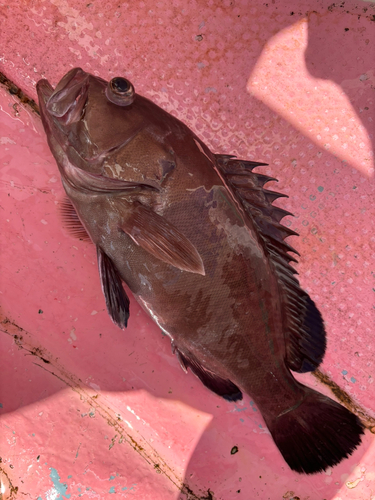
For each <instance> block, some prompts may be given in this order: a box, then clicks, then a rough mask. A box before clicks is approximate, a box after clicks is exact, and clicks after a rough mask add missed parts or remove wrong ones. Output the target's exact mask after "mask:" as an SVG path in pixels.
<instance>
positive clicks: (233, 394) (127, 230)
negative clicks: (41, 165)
mask: <svg viewBox="0 0 375 500" xmlns="http://www.w3.org/2000/svg"><path fill="white" fill-rule="evenodd" d="M37 93H38V98H39V106H40V113H41V118H42V122H43V126H44V129H45V132H46V136H47V140H48V144H49V147H50V149H51V152H52V154H53V155H54V157H55V160H56V163H57V166H58V169H59V172H60V175H61V179H62V184H63V186H64V189H65V192H66V195H67V198H66V200H65V201H64V202H63V203H62V212H63V218H64V220H65V222H66V224H67V225H68V226H69V230H70V232H71V233H72V234H73V235H74V236H76V237H78V238H81V239H87V240H89V241H91V242H92V243H93V244H94V245H95V246H96V250H97V260H98V268H99V275H100V280H101V286H102V290H103V294H104V298H105V302H106V307H107V310H108V313H109V315H110V317H111V319H112V320H113V322H114V323H115V324H116V325H117V326H118V327H120V328H121V329H124V328H126V326H127V324H128V321H129V314H130V311H129V309H130V302H129V296H128V293H129V292H130V293H131V294H132V295H133V296H134V298H135V300H136V301H137V302H138V303H139V304H140V305H141V306H142V308H143V309H144V310H145V311H146V312H147V313H148V315H149V316H150V317H151V318H152V319H153V321H154V322H155V323H156V324H157V325H158V326H159V327H160V329H161V330H162V331H163V332H164V333H165V334H166V335H168V337H169V338H170V340H171V346H172V351H173V353H174V354H175V355H176V357H177V359H178V362H179V364H180V365H181V368H182V369H183V370H184V371H185V372H187V371H188V370H190V371H191V372H192V373H193V374H194V375H196V376H197V377H198V378H199V379H200V380H201V382H202V383H203V384H204V385H205V386H206V388H208V389H209V390H211V391H212V392H214V393H215V394H217V395H218V396H221V397H223V398H225V399H226V400H228V401H239V400H241V399H242V397H243V394H244V393H245V394H248V395H250V396H251V398H252V399H253V400H254V402H255V403H256V405H257V407H258V409H259V410H260V412H261V414H262V417H263V419H264V421H265V423H266V425H267V427H268V429H269V431H270V434H271V435H272V438H273V440H274V442H275V444H276V446H277V448H278V449H279V451H280V453H281V454H282V456H283V457H284V460H285V461H286V462H287V464H288V465H289V467H290V468H291V469H292V470H293V471H296V472H298V473H305V474H313V473H317V472H320V471H324V470H326V469H327V468H328V467H331V466H334V465H337V464H338V463H340V462H341V460H343V459H344V458H346V457H348V456H349V455H350V454H351V453H352V452H353V451H354V450H355V449H356V447H357V446H358V445H359V444H360V442H361V435H362V434H363V433H364V427H363V425H362V423H361V421H360V420H359V418H358V417H357V416H356V415H354V414H353V413H352V412H350V411H349V410H348V409H347V408H345V407H344V406H342V405H340V404H339V403H337V402H335V401H333V400H332V399H330V398H328V397H326V396H324V395H323V394H321V393H319V392H317V391H315V390H314V389H312V388H310V387H307V386H305V385H303V384H302V383H300V382H298V381H297V380H296V379H295V378H294V376H293V374H292V372H298V373H304V372H311V371H314V370H315V369H317V368H318V367H319V365H320V364H321V362H322V360H323V358H324V354H325V351H326V331H325V326H324V321H323V318H322V315H321V313H320V312H319V310H318V308H317V306H316V305H315V303H314V301H313V300H312V299H311V298H310V296H309V295H308V294H307V292H306V291H304V290H303V289H302V288H301V287H300V285H299V282H298V279H297V277H296V274H297V273H296V271H295V269H294V267H293V263H294V262H297V259H296V256H297V255H299V254H298V252H297V251H296V250H295V249H294V248H293V247H292V246H291V245H290V244H289V243H287V242H286V241H285V240H286V239H287V238H288V237H289V236H291V235H296V234H297V233H295V232H294V231H293V230H291V229H290V228H288V227H286V226H285V225H283V224H282V223H281V221H282V219H283V218H284V217H285V216H287V215H292V214H291V213H290V212H288V211H286V210H284V209H282V208H279V207H277V206H275V205H273V202H274V201H275V200H276V199H277V198H280V197H282V196H284V195H283V194H281V193H278V192H276V191H272V190H270V189H268V188H266V187H265V185H266V184H267V183H268V182H270V181H275V180H276V179H274V178H272V177H270V176H268V175H264V174H262V173H258V172H257V171H256V168H257V167H262V166H265V165H266V164H265V163H262V162H255V161H247V160H241V159H239V158H237V157H235V156H233V155H225V154H214V153H213V152H211V150H210V149H209V148H208V147H207V146H206V145H205V143H204V142H203V141H202V140H201V139H200V138H199V137H198V136H197V135H196V134H194V133H193V131H191V130H190V129H189V128H188V127H187V126H186V125H185V124H184V123H182V122H181V121H180V120H178V119H177V118H175V117H174V116H172V115H171V114H169V113H167V112H166V111H165V110H163V109H162V108H160V107H159V106H157V105H156V104H155V103H153V102H152V101H151V100H149V99H147V98H145V97H143V96H141V95H139V94H137V93H136V92H135V89H134V86H133V84H132V83H131V82H130V81H129V80H128V79H126V78H124V77H121V76H120V77H114V78H112V79H111V80H110V81H108V82H107V81H106V80H104V79H102V78H100V77H98V76H94V75H91V74H89V73H87V72H85V71H83V70H82V69H81V68H74V69H72V70H70V71H69V72H68V73H67V74H66V75H65V76H64V77H63V78H62V79H61V80H60V82H59V83H58V84H57V86H56V87H55V88H53V87H52V86H51V84H50V83H49V82H48V81H47V80H45V79H42V80H40V81H39V82H38V83H37ZM254 170H255V171H254Z"/></svg>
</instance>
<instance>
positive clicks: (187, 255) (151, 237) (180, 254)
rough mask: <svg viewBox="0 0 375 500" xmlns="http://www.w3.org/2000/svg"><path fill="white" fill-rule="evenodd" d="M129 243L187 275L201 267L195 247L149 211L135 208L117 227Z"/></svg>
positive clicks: (201, 270) (139, 207)
mask: <svg viewBox="0 0 375 500" xmlns="http://www.w3.org/2000/svg"><path fill="white" fill-rule="evenodd" d="M121 229H122V230H123V231H124V232H125V233H126V234H128V235H129V236H130V237H131V238H132V240H133V241H134V242H135V243H136V244H137V245H139V246H141V247H142V248H143V249H144V250H147V252H149V253H150V254H152V255H153V256H154V257H156V258H157V259H160V260H162V261H163V262H166V263H167V264H171V265H172V266H174V267H177V268H178V269H181V270H183V271H188V272H190V273H197V274H202V275H203V276H204V274H205V272H204V266H203V262H202V259H201V257H200V255H199V253H198V251H197V249H196V248H195V246H194V245H193V244H192V243H191V242H190V241H189V240H188V239H187V238H186V236H184V235H183V234H182V233H181V232H180V231H179V230H178V229H177V228H176V227H175V226H174V225H173V224H171V223H170V222H168V221H167V220H166V219H165V218H164V217H162V216H160V215H158V214H157V213H156V212H154V211H153V210H151V209H149V208H147V207H145V206H143V205H140V204H139V205H136V206H134V207H133V208H132V210H131V212H130V214H129V215H128V216H127V217H126V220H125V221H124V223H123V224H122V226H121Z"/></svg>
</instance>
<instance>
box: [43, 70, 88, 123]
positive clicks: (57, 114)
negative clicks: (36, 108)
mask: <svg viewBox="0 0 375 500" xmlns="http://www.w3.org/2000/svg"><path fill="white" fill-rule="evenodd" d="M89 77H90V75H89V74H88V73H86V72H85V71H83V70H82V69H81V68H74V69H72V70H70V71H69V72H68V73H67V74H66V75H65V76H63V78H62V79H61V80H60V82H59V83H58V84H57V86H56V88H55V89H53V87H52V85H51V84H50V83H49V82H48V80H40V81H39V82H38V83H37V86H36V89H37V92H38V97H39V101H40V102H41V104H42V108H43V111H45V112H46V113H47V114H49V115H50V116H52V117H54V118H55V119H57V121H58V122H59V123H61V124H62V125H70V124H72V123H74V122H76V121H78V120H79V119H80V118H81V116H82V113H83V110H84V107H85V105H86V102H87V95H88V89H89Z"/></svg>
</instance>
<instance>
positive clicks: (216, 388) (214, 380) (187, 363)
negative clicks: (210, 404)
mask: <svg viewBox="0 0 375 500" xmlns="http://www.w3.org/2000/svg"><path fill="white" fill-rule="evenodd" d="M172 350H173V352H174V353H175V354H176V355H177V358H178V360H179V362H180V365H181V368H182V369H183V370H184V372H187V368H190V370H191V371H192V372H193V373H194V375H195V376H196V377H198V378H199V380H200V381H201V382H202V383H203V385H205V386H206V387H207V389H210V391H212V392H214V393H215V394H217V395H218V396H221V397H223V398H224V399H226V400H227V401H240V400H241V399H242V392H241V391H240V389H239V388H238V387H237V386H236V385H235V384H233V382H231V381H230V380H228V379H223V378H221V377H219V376H218V375H216V374H215V373H214V372H212V371H211V370H208V369H207V368H204V367H203V366H202V365H201V364H200V363H199V361H198V360H197V358H196V357H195V356H194V355H193V354H191V353H186V352H184V353H182V352H181V351H180V350H179V349H178V348H177V347H176V346H175V345H174V344H173V343H172Z"/></svg>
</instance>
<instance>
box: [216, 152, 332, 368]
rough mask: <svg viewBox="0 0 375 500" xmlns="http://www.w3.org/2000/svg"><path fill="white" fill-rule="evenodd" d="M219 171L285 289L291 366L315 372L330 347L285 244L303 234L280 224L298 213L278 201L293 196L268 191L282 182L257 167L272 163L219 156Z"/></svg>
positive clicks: (290, 250) (288, 362)
mask: <svg viewBox="0 0 375 500" xmlns="http://www.w3.org/2000/svg"><path fill="white" fill-rule="evenodd" d="M215 156H216V162H217V168H218V170H219V172H220V174H221V176H222V177H223V179H224V181H225V182H226V184H227V186H228V188H229V189H230V190H231V192H232V193H233V195H234V196H235V198H236V200H237V201H238V202H240V204H241V206H242V208H243V209H244V211H245V213H246V214H247V215H248V216H249V217H250V219H251V220H252V221H253V223H254V226H255V228H256V229H257V231H258V233H259V235H260V237H261V240H262V241H263V244H264V248H265V251H266V253H267V255H268V257H269V258H270V260H271V262H272V263H273V265H274V269H275V271H276V274H277V276H278V279H279V282H280V284H281V286H282V288H283V290H284V292H285V293H284V294H283V298H282V300H283V305H284V308H283V309H284V318H285V325H284V328H285V336H286V346H287V360H286V361H287V364H288V366H289V368H290V369H291V370H294V371H298V372H306V371H313V370H315V369H316V368H317V367H318V366H319V364H320V363H321V362H322V360H323V357H324V353H325V349H326V336H325V330H324V324H323V319H322V316H321V314H320V312H319V311H318V309H317V307H316V306H315V304H314V302H313V301H312V300H311V298H310V297H309V295H308V294H307V293H306V292H304V291H303V290H302V289H301V288H300V285H299V283H298V280H297V279H296V277H295V274H297V272H296V270H295V269H294V268H293V267H292V266H291V265H290V262H291V261H293V262H297V260H296V259H295V258H294V257H293V256H291V255H290V254H289V253H288V252H293V253H295V254H297V255H299V254H298V252H297V250H295V249H294V248H293V247H291V246H290V245H289V244H288V243H286V242H285V241H284V240H285V238H287V237H288V236H291V235H297V233H296V232H295V231H293V230H291V229H289V228H288V227H286V226H283V225H282V224H280V222H281V220H282V219H283V218H284V217H285V216H286V215H292V214H291V213H290V212H287V211H286V210H283V209H282V208H279V207H275V206H273V205H272V202H273V201H274V200H276V199H277V198H280V197H287V196H286V195H283V194H281V193H277V192H276V191H270V190H268V189H264V185H265V184H266V183H267V182H269V181H277V179H275V178H273V177H269V176H268V175H263V174H257V173H254V172H253V169H254V168H255V167H260V166H265V165H267V164H266V163H257V162H252V161H243V160H238V159H236V158H234V157H231V156H227V155H215Z"/></svg>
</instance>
